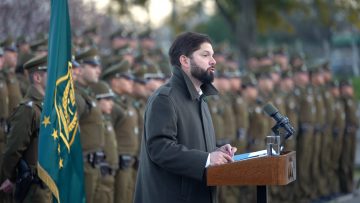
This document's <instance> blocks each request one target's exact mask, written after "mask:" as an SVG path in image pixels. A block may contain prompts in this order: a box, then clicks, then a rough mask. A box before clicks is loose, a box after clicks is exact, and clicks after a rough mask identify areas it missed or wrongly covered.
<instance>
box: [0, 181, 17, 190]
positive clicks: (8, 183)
mask: <svg viewBox="0 0 360 203" xmlns="http://www.w3.org/2000/svg"><path fill="white" fill-rule="evenodd" d="M13 188H14V183H12V182H11V181H10V180H9V179H6V180H5V181H4V182H3V183H2V184H1V186H0V191H4V192H6V193H10V192H12V191H13Z"/></svg>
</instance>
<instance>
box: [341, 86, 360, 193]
mask: <svg viewBox="0 0 360 203" xmlns="http://www.w3.org/2000/svg"><path fill="white" fill-rule="evenodd" d="M340 92H341V97H342V100H343V104H344V106H345V133H344V138H343V147H342V151H341V159H340V160H341V161H340V185H341V192H343V193H350V192H352V191H353V189H354V168H355V152H356V131H357V129H358V127H359V118H358V117H357V115H356V112H357V103H356V101H355V98H354V89H353V86H352V82H351V81H350V80H342V81H341V82H340Z"/></svg>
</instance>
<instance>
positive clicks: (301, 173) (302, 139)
mask: <svg viewBox="0 0 360 203" xmlns="http://www.w3.org/2000/svg"><path fill="white" fill-rule="evenodd" d="M293 69H294V70H293V71H294V77H293V78H294V82H295V89H294V94H295V98H296V101H297V103H296V106H297V107H298V109H297V110H298V112H297V114H298V116H299V118H298V122H299V124H298V125H299V131H298V134H297V142H296V143H297V144H296V151H297V159H296V160H297V161H298V162H297V164H296V166H297V170H296V171H297V182H298V184H297V186H298V189H297V192H296V197H295V198H296V199H303V200H305V199H308V198H310V194H311V192H312V185H313V182H312V177H311V176H310V174H311V168H310V167H311V162H312V151H313V147H312V146H313V135H314V133H313V132H314V124H315V116H316V107H315V99H314V95H313V90H312V89H311V87H309V81H310V80H309V74H308V70H307V67H306V66H305V65H302V66H296V67H293Z"/></svg>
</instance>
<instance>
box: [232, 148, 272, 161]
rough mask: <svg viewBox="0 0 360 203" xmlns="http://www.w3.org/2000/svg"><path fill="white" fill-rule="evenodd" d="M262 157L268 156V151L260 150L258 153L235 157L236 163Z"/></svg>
mask: <svg viewBox="0 0 360 203" xmlns="http://www.w3.org/2000/svg"><path fill="white" fill-rule="evenodd" d="M262 156H267V150H266V149H265V150H260V151H256V152H250V153H245V154H238V155H235V156H234V158H233V159H234V161H241V160H245V159H252V158H256V157H262Z"/></svg>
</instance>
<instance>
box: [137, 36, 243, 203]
mask: <svg viewBox="0 0 360 203" xmlns="http://www.w3.org/2000/svg"><path fill="white" fill-rule="evenodd" d="M213 54H214V51H213V48H212V44H211V40H210V38H209V37H208V36H206V35H203V34H198V33H191V32H187V33H183V34H181V35H179V36H178V37H177V38H176V39H175V41H174V42H173V44H172V46H171V47H170V50H169V56H170V61H171V65H172V66H173V76H172V77H171V79H170V80H169V82H168V83H166V84H165V85H163V86H162V87H160V88H159V89H158V90H157V91H155V92H154V94H153V95H152V96H151V97H150V98H149V100H148V104H147V107H146V111H145V122H144V136H143V140H142V144H141V153H140V165H139V171H138V178H137V183H136V190H135V200H134V202H135V203H143V202H148V203H152V202H154V203H160V202H172V203H177V202H197V203H200V202H216V196H215V194H216V191H215V188H214V187H208V186H207V185H206V178H205V177H206V167H208V166H212V165H220V164H225V163H228V162H232V161H233V159H232V156H233V155H234V153H235V151H236V148H234V147H231V146H230V144H226V145H224V146H222V147H220V148H216V146H215V133H214V129H213V125H212V120H211V116H210V112H209V109H208V106H207V104H206V102H205V101H204V97H206V96H209V95H215V94H217V90H216V89H215V87H214V86H213V85H212V84H211V82H212V81H213V79H214V72H215V64H216V61H215V60H214V58H213Z"/></svg>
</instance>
